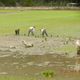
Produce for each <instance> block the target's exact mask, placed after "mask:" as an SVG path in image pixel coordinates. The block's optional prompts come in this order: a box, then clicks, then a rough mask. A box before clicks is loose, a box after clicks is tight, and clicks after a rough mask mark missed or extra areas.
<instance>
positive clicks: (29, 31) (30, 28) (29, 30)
mask: <svg viewBox="0 0 80 80" xmlns="http://www.w3.org/2000/svg"><path fill="white" fill-rule="evenodd" d="M34 31H35V27H34V26H33V27H29V29H28V36H29V35H30V33H31V35H32V36H34Z"/></svg>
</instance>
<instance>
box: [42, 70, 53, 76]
mask: <svg viewBox="0 0 80 80" xmlns="http://www.w3.org/2000/svg"><path fill="white" fill-rule="evenodd" d="M41 74H42V75H44V76H45V77H53V76H54V72H53V71H50V70H45V71H42V72H41Z"/></svg>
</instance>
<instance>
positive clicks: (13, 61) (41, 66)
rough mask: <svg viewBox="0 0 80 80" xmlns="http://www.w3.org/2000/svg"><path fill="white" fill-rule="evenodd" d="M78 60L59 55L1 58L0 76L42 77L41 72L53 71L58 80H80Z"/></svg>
mask: <svg viewBox="0 0 80 80" xmlns="http://www.w3.org/2000/svg"><path fill="white" fill-rule="evenodd" d="M75 65H76V58H67V57H66V56H64V55H59V54H44V55H16V54H14V55H10V56H4V57H0V75H3V74H4V75H17V76H28V77H29V76H30V77H31V76H36V77H40V76H41V74H40V73H41V71H43V70H52V71H54V72H55V76H54V77H55V79H57V80H64V78H65V80H80V71H79V72H76V71H75V70H74V69H75ZM79 67H80V65H78V68H79Z"/></svg>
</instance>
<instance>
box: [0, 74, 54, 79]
mask: <svg viewBox="0 0 80 80" xmlns="http://www.w3.org/2000/svg"><path fill="white" fill-rule="evenodd" d="M0 80H55V79H53V78H34V77H32V78H27V77H25V78H24V77H16V76H5V75H0Z"/></svg>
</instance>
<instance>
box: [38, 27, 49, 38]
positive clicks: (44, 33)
mask: <svg viewBox="0 0 80 80" xmlns="http://www.w3.org/2000/svg"><path fill="white" fill-rule="evenodd" d="M40 31H41V35H42V36H43V37H44V36H45V35H46V36H47V37H48V34H47V31H46V29H44V28H43V29H40Z"/></svg>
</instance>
